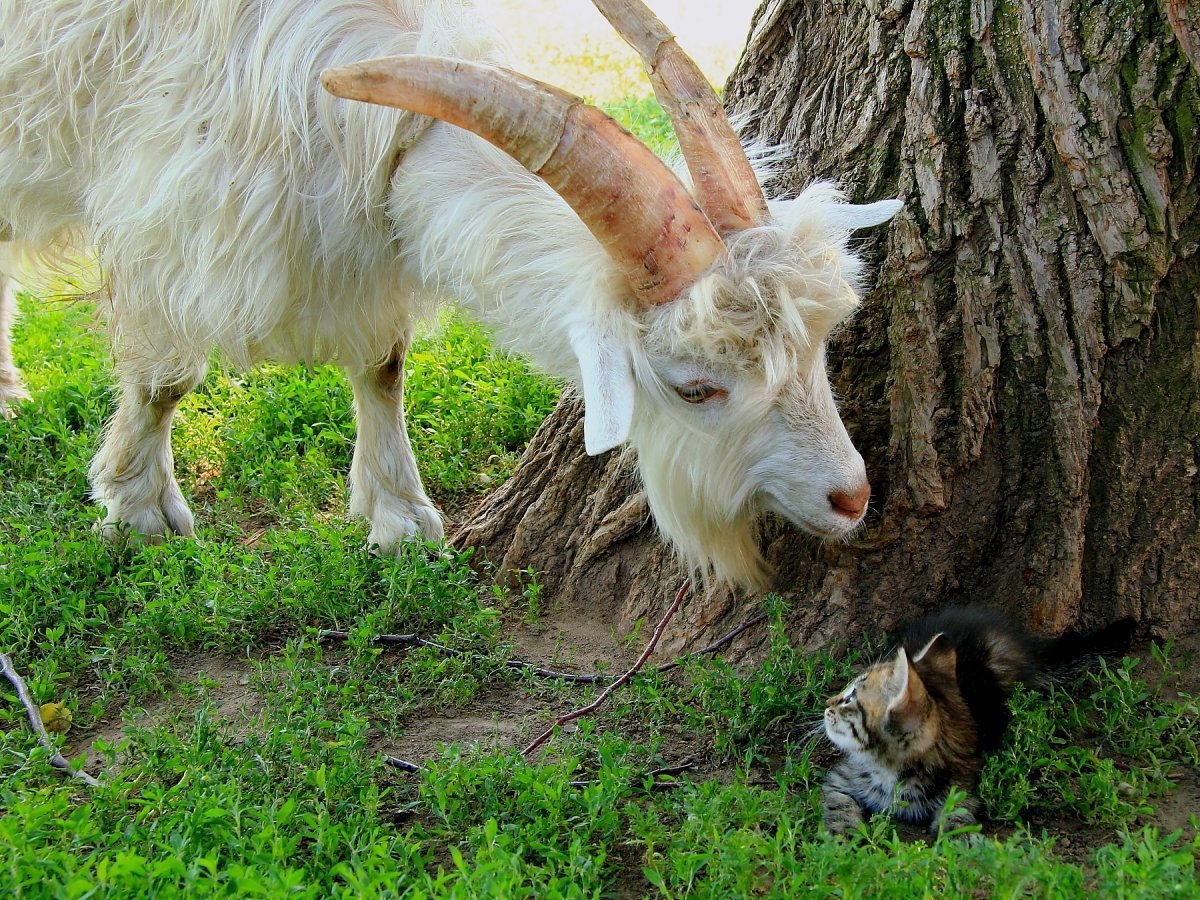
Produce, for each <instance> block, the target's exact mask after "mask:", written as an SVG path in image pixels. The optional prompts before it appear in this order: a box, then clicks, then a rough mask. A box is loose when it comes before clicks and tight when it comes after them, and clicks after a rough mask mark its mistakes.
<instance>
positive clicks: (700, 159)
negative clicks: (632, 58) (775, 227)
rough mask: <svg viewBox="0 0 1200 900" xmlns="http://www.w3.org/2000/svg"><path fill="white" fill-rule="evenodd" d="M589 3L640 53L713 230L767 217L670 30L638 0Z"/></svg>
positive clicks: (705, 86)
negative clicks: (672, 127)
mask: <svg viewBox="0 0 1200 900" xmlns="http://www.w3.org/2000/svg"><path fill="white" fill-rule="evenodd" d="M592 2H593V3H594V4H595V5H596V8H597V9H598V10H600V12H601V13H602V14H603V15H604V17H605V18H606V19H608V21H609V22H610V23H611V24H612V26H613V28H615V29H616V30H617V33H618V34H620V35H621V37H623V38H624V39H625V40H626V41H628V42H629V44H630V45H631V46H632V47H633V49H635V50H636V51H637V52H638V55H639V56H641V58H642V62H643V64H644V65H645V67H646V72H647V73H648V74H649V76H650V83H651V84H652V85H653V86H654V94H655V96H656V97H658V102H659V103H661V104H662V106H663V109H665V110H666V112H667V115H668V116H669V117H670V119H671V124H672V125H674V126H675V135H676V137H677V138H678V139H679V149H680V150H681V151H683V158H684V159H685V160H686V161H687V165H688V171H690V172H691V173H692V180H693V181H694V182H695V183H696V199H697V201H699V203H700V208H701V209H703V210H704V212H705V213H706V214H707V215H708V218H709V220H710V221H711V222H712V223H713V224H714V225H715V226H716V227H717V231H718V232H720V233H721V234H722V235H726V234H729V233H730V232H734V231H741V230H742V229H744V228H750V227H752V226H755V225H762V224H763V223H764V222H766V221H767V204H766V201H765V200H764V199H763V193H762V188H761V187H760V186H759V184H758V178H757V177H755V175H754V169H753V168H751V166H750V161H749V160H748V159H746V153H745V151H744V150H743V149H742V143H741V141H739V140H738V136H737V134H736V132H734V130H733V126H732V125H730V124H729V119H728V117H727V116H726V115H725V110H724V109H722V107H721V101H720V99H719V98H718V97H717V92H716V91H714V90H713V89H712V85H710V84H709V83H708V79H707V78H705V77H704V74H703V73H702V72H701V71H700V69H699V67H697V65H696V63H695V62H693V61H692V59H691V57H689V56H688V55H687V54H686V53H684V52H683V50H681V49H680V47H679V44H677V43H676V42H675V35H673V34H672V33H671V30H670V29H669V28H667V26H666V25H664V24H663V23H662V22H661V21H660V20H659V19H658V17H657V16H656V15H654V13H653V12H651V11H650V9H649V7H647V6H646V4H644V3H642V2H641V0H592Z"/></svg>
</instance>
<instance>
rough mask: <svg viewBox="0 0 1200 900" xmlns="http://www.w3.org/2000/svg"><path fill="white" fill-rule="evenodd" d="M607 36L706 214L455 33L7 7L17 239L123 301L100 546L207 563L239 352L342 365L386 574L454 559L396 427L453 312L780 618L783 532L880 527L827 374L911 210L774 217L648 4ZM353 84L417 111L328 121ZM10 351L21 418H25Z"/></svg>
mask: <svg viewBox="0 0 1200 900" xmlns="http://www.w3.org/2000/svg"><path fill="white" fill-rule="evenodd" d="M596 5H597V6H599V7H601V9H602V11H603V12H604V13H605V14H606V15H608V16H609V18H610V20H611V21H613V23H614V25H615V26H616V27H617V28H618V30H620V31H621V32H622V33H623V34H625V36H626V37H627V38H629V39H630V40H631V42H632V43H634V44H635V46H637V47H638V48H639V50H641V51H642V53H643V56H644V57H645V58H646V60H647V63H648V65H649V66H652V67H653V72H652V77H653V78H654V80H655V87H656V90H657V91H658V93H659V97H660V100H662V102H663V103H664V106H665V107H666V108H667V109H668V111H669V112H670V113H671V115H672V117H673V119H674V121H675V124H676V130H677V132H678V133H679V136H680V141H681V146H682V149H683V151H684V155H685V157H686V159H687V162H688V165H689V168H690V169H691V172H692V177H693V179H694V181H695V183H696V190H695V193H696V198H697V201H698V203H699V205H697V202H696V201H693V199H692V196H691V194H690V193H689V191H688V189H687V188H686V187H685V186H684V185H683V184H682V183H681V182H680V181H679V180H678V178H677V177H676V176H675V175H674V174H673V173H672V172H671V171H670V170H669V169H668V168H667V167H666V166H664V165H663V164H662V163H660V162H659V161H658V160H656V159H655V158H654V157H653V155H652V154H651V153H650V152H649V151H648V150H646V149H645V148H644V147H643V146H642V145H641V144H640V143H638V142H637V141H636V140H635V139H633V138H632V137H631V136H630V135H628V134H627V133H625V132H623V131H622V130H621V129H620V128H619V127H618V126H616V125H615V123H613V122H611V120H609V119H608V118H607V117H606V116H604V115H603V113H601V112H599V110H596V109H594V108H592V107H588V106H586V105H585V104H582V103H581V102H579V101H578V100H577V99H576V98H572V97H569V96H568V95H566V94H563V93H561V92H558V91H556V90H554V89H552V88H549V87H548V86H545V85H542V84H540V83H537V82H533V81H531V80H529V79H525V78H523V77H522V76H519V75H516V74H515V73H512V72H510V71H508V70H506V69H500V68H498V67H497V65H498V64H499V63H502V62H503V59H502V58H501V55H500V51H499V50H498V49H497V47H496V45H495V43H494V42H493V41H492V40H491V39H490V37H489V35H488V33H487V32H486V30H485V29H483V28H481V27H480V26H478V25H477V24H476V20H475V19H474V18H473V17H472V15H471V14H470V13H471V10H470V8H469V6H468V5H467V4H465V3H463V2H451V0H206V2H204V3H179V2H177V0H40V2H19V0H18V2H11V0H10V2H5V3H3V5H2V6H0V37H2V38H3V54H2V56H0V203H2V204H3V206H0V228H4V226H6V225H7V226H11V229H12V233H13V235H14V236H15V237H16V238H17V239H19V240H20V241H22V242H26V243H30V244H34V245H36V244H39V243H42V242H52V241H61V240H62V239H63V237H64V235H65V236H67V237H69V238H75V239H78V240H80V241H83V242H87V243H90V244H91V245H93V246H94V247H95V248H97V252H98V253H99V256H100V260H101V264H102V268H103V270H104V273H105V275H106V279H107V283H108V289H109V294H110V296H111V309H109V310H108V313H109V319H110V326H111V331H112V334H113V338H114V352H115V359H116V370H117V373H118V376H119V380H120V402H119V406H118V409H117V412H116V414H115V415H114V417H113V419H112V421H111V422H110V423H109V426H108V428H107V432H106V435H105V438H104V441H103V445H102V447H101V449H100V451H99V453H98V454H97V455H96V458H95V460H94V462H93V464H92V469H91V482H92V486H93V494H94V497H95V499H96V500H98V501H100V502H101V503H103V504H104V505H105V506H106V508H107V515H106V517H105V520H104V523H103V526H104V528H105V530H106V532H107V533H110V534H112V533H114V532H116V531H117V530H118V529H119V528H124V527H126V526H127V527H129V528H132V529H133V530H135V531H136V532H140V533H141V534H143V535H145V536H148V537H151V538H154V537H156V536H159V535H163V534H165V533H167V532H177V533H180V534H191V533H192V531H193V521H192V515H191V512H190V511H189V509H188V506H187V503H186V502H185V501H184V498H183V495H182V494H181V493H180V490H179V487H178V485H177V483H176V481H175V478H174V473H173V458H172V453H171V446H170V434H169V431H170V422H171V417H172V414H173V412H174V410H175V407H176V405H177V404H178V403H179V400H180V398H181V397H182V396H183V395H184V394H185V393H186V392H187V391H188V390H190V389H191V388H192V387H194V386H195V385H196V384H197V383H198V382H199V381H200V380H201V378H202V377H203V374H204V371H205V365H206V360H207V358H208V354H209V351H210V349H211V348H212V347H214V346H216V347H219V348H220V349H221V351H222V352H223V353H224V354H225V355H226V356H227V357H229V358H230V359H231V360H232V361H233V362H234V363H235V364H238V365H243V366H250V365H253V364H255V363H256V362H258V361H261V360H262V359H265V358H267V357H271V358H274V359H276V360H283V361H288V360H298V359H306V360H334V361H336V362H338V363H339V364H341V365H342V366H343V367H344V368H345V369H346V371H347V373H348V375H349V378H350V381H351V384H352V387H353V390H354V397H355V404H356V407H357V413H358V427H359V433H358V443H357V446H356V449H355V454H354V461H353V464H352V467H351V473H350V474H351V484H352V488H351V510H352V512H353V513H355V514H357V515H361V516H364V517H366V518H367V519H368V520H369V521H370V523H371V532H370V540H371V542H372V543H374V544H376V545H378V546H379V547H380V548H381V550H383V551H385V552H386V551H389V550H391V549H393V548H394V547H396V545H397V544H398V543H399V542H401V541H404V540H405V539H408V538H411V537H414V536H418V535H420V536H424V537H425V538H428V539H432V540H437V539H439V538H441V536H442V522H441V517H440V516H439V514H438V512H437V510H436V509H435V508H434V506H433V504H432V503H431V502H430V500H429V499H428V497H427V495H426V493H425V491H424V488H423V487H422V485H421V481H420V478H419V476H418V474H417V468H416V464H415V461H414V459H413V454H412V450H411V447H410V446H409V442H408V438H407V436H406V434H405V429H404V419H403V411H402V396H401V395H402V389H403V375H404V354H405V349H406V347H407V346H408V342H409V338H410V335H411V332H412V327H413V321H414V319H415V318H416V317H417V316H418V315H421V314H424V313H425V312H427V311H428V309H429V308H430V306H431V304H432V303H434V302H436V301H437V300H439V299H441V298H452V299H455V300H457V301H459V302H460V303H462V304H463V305H465V306H466V307H468V308H470V309H472V310H473V311H474V312H475V314H476V315H477V316H478V317H479V318H481V319H482V320H483V321H484V322H486V323H487V324H489V325H490V326H492V327H493V328H494V329H495V330H496V332H497V333H498V335H499V337H500V338H501V340H503V341H504V342H506V343H508V344H510V345H511V346H513V347H515V348H517V349H519V350H521V351H523V352H525V353H527V354H529V355H530V356H532V357H533V358H534V360H535V361H537V362H538V363H539V364H540V365H542V366H543V367H545V368H546V369H547V370H549V371H550V372H553V373H557V374H559V375H562V376H564V377H566V378H568V379H572V380H575V381H576V382H578V383H579V384H580V385H581V387H582V391H583V396H584V402H585V408H586V417H585V439H586V446H587V450H588V452H589V453H593V454H595V453H600V452H603V451H605V450H608V449H611V448H613V447H616V446H617V445H620V444H623V443H626V442H627V443H629V444H630V445H632V447H633V448H635V449H636V451H637V455H638V460H639V465H640V470H641V476H642V479H643V481H644V484H645V487H646V490H647V495H648V498H649V502H650V506H651V510H652V512H653V513H654V516H655V518H656V520H657V523H658V526H659V528H660V529H661V530H662V531H663V533H664V534H665V535H666V536H667V537H668V538H669V539H670V540H672V541H673V542H674V544H675V546H676V548H677V549H678V551H679V552H680V554H681V556H682V557H683V559H684V561H685V562H686V563H687V564H688V565H689V566H690V567H691V568H693V569H694V570H696V571H699V572H701V573H706V574H710V575H715V576H717V577H720V578H727V579H731V580H735V581H739V582H742V583H744V584H751V585H752V584H760V583H761V581H762V578H763V576H764V574H765V567H764V563H763V561H762V557H761V554H760V552H759V549H758V546H757V542H756V540H755V530H754V522H755V519H756V518H757V516H758V515H759V514H760V512H761V511H762V510H764V509H767V510H774V511H775V512H777V513H779V514H781V515H783V516H785V517H786V518H788V519H790V520H791V521H793V522H795V523H796V524H798V525H800V526H801V527H802V528H804V529H806V530H808V531H810V532H812V533H814V534H816V535H819V536H822V537H826V538H830V537H838V536H842V535H845V534H847V533H848V532H849V531H850V530H852V529H853V528H855V527H856V526H857V525H858V524H859V523H860V522H861V520H862V518H863V515H864V512H865V509H866V505H867V499H868V496H869V491H870V488H869V485H868V483H867V479H866V474H865V470H864V466H863V462H862V458H861V457H860V456H859V454H858V452H857V451H856V450H855V449H854V447H853V445H852V444H851V442H850V439H849V437H848V435H847V434H846V431H845V428H844V427H843V425H842V422H841V420H840V418H839V417H838V414H837V410H836V408H835V404H834V400H833V396H832V394H831V391H830V386H829V382H828V378H827V376H826V374H825V368H824V340H825V337H826V335H827V334H828V332H829V331H830V329H831V328H833V327H834V326H835V325H836V324H837V323H838V322H839V321H840V320H842V319H843V318H844V317H845V316H846V315H848V314H849V313H850V312H851V310H852V309H853V308H854V307H855V306H856V304H857V302H858V300H857V296H856V286H857V283H858V279H859V276H860V272H861V268H862V266H861V262H860V260H859V259H858V258H857V257H856V256H855V255H854V254H853V253H852V252H850V251H849V250H848V248H847V241H848V238H849V236H850V233H851V232H852V231H853V230H855V229H858V228H862V227H866V226H869V225H874V224H878V223H880V222H883V221H885V220H886V219H888V218H889V217H890V216H891V215H893V214H894V213H895V211H896V210H897V209H898V207H899V204H898V203H895V202H893V201H885V202H881V203H875V204H871V205H867V206H853V205H850V204H847V203H845V202H843V200H842V198H841V197H840V196H839V195H838V194H837V192H836V191H835V190H834V189H832V188H831V187H830V186H828V185H824V184H818V185H815V186H813V187H812V188H810V189H808V190H807V191H805V192H804V193H803V194H802V195H801V196H799V197H797V198H796V199H795V200H792V201H787V202H771V203H767V202H766V201H764V199H763V196H762V193H761V189H760V188H759V186H758V182H757V180H756V179H755V176H754V173H753V172H752V170H751V167H750V164H749V163H748V162H747V159H746V156H745V154H744V153H743V152H742V150H741V148H740V146H739V145H738V144H737V140H736V137H735V135H734V133H733V130H732V128H731V127H730V126H729V123H728V121H727V120H726V119H725V118H724V116H723V114H722V113H721V111H720V107H719V104H718V102H717V99H716V97H715V95H714V94H713V92H712V89H711V88H710V87H709V86H708V85H707V83H706V82H704V80H703V78H702V77H700V76H699V73H698V71H697V70H696V69H695V66H694V65H693V64H692V63H691V61H690V60H688V59H687V58H686V57H685V56H684V55H683V54H682V53H681V52H680V51H679V50H678V48H677V46H676V45H675V43H674V41H673V39H671V36H670V34H669V32H667V31H666V30H665V28H663V26H662V25H661V23H659V22H658V21H657V20H656V19H655V18H654V17H653V15H652V14H650V13H649V11H648V10H646V9H645V7H643V6H642V5H641V4H640V2H638V0H624V2H614V0H597V4H596ZM415 54H420V55H415ZM387 56H391V57H395V58H394V59H383V60H377V61H376V62H374V63H368V64H363V65H359V66H350V67H347V66H346V64H348V63H352V62H354V61H357V60H363V59H370V58H374V57H387ZM448 57H449V58H448ZM462 60H472V61H474V62H473V63H467V62H462ZM337 66H340V67H342V68H340V69H338V70H337V71H332V72H326V77H325V83H326V84H327V85H328V86H329V89H330V90H331V91H336V92H337V93H340V94H343V95H347V96H354V97H358V98H360V99H366V100H372V101H375V102H377V103H385V104H390V105H393V106H396V107H401V108H403V110H400V109H391V108H385V107H383V106H379V105H373V104H369V103H357V102H347V101H346V100H343V99H338V98H337V97H334V96H333V95H332V94H331V93H328V92H326V91H325V90H323V89H322V81H321V78H320V77H319V76H320V74H321V72H322V71H323V70H326V69H328V68H330V67H337ZM430 116H433V117H436V118H430ZM439 119H441V120H446V121H439ZM446 122H453V123H456V125H458V126H462V127H455V125H454V124H446ZM464 129H469V130H464ZM472 132H475V133H472ZM477 135H481V136H482V138H486V139H487V140H484V139H481V137H480V136H477ZM489 141H490V142H492V143H489ZM493 143H494V144H495V145H497V146H498V147H500V148H502V149H497V146H493ZM509 154H511V156H510V155H509ZM513 157H515V158H516V159H517V160H520V162H521V163H523V164H524V165H521V164H519V163H518V162H515V161H514V158H513ZM531 172H537V173H538V175H540V176H541V177H536V176H535V175H534V174H531ZM564 201H565V202H564ZM5 287H7V285H5ZM0 296H2V297H3V299H2V300H0V326H3V327H6V326H7V322H8V320H9V317H10V315H11V312H12V297H11V292H9V291H7V290H5V291H4V293H3V294H2V295H0ZM2 331H3V328H0V332H2ZM6 338H7V335H6V334H3V333H0V340H2V343H3V344H4V350H3V351H0V406H2V405H3V404H4V403H5V401H6V400H11V399H13V398H15V397H16V396H17V395H18V394H19V390H20V385H19V381H17V380H16V376H15V374H14V372H15V370H14V369H13V368H12V366H11V362H10V360H9V358H8V356H7V355H6V354H7V340H6ZM5 378H8V381H7V382H5V381H4V379H5Z"/></svg>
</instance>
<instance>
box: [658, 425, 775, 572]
mask: <svg viewBox="0 0 1200 900" xmlns="http://www.w3.org/2000/svg"><path fill="white" fill-rule="evenodd" d="M664 437H665V436H664V435H663V434H662V432H661V431H659V432H657V433H656V432H655V430H654V429H647V431H646V433H645V435H644V437H643V439H642V440H640V441H639V442H638V444H639V470H640V474H641V478H642V484H643V485H644V487H645V489H646V499H647V502H648V503H649V506H650V512H651V514H652V515H653V516H654V521H655V524H656V525H657V527H658V530H659V532H660V533H661V534H662V536H663V537H664V538H665V539H666V540H667V541H668V542H669V543H670V545H671V546H672V548H673V549H674V550H675V552H676V553H677V554H678V556H679V557H680V560H681V561H682V562H683V564H684V566H685V567H686V568H687V569H688V571H689V572H690V574H691V575H692V576H693V578H695V579H697V580H698V581H699V582H700V583H705V584H711V583H713V582H716V583H726V584H734V585H737V586H740V587H744V588H748V589H750V590H763V589H765V588H766V587H768V585H769V583H770V576H771V569H770V567H769V566H768V565H767V562H766V560H765V559H764V558H763V555H762V550H761V542H760V538H759V525H758V523H759V518H760V514H759V510H758V508H757V507H756V505H755V504H754V503H753V501H752V499H751V498H752V496H753V492H746V493H745V494H743V493H742V491H741V490H740V489H739V487H738V485H739V484H740V482H741V478H739V476H738V475H737V474H735V473H732V472H721V471H720V470H719V468H720V467H714V466H713V465H712V463H713V461H714V460H713V458H712V457H710V458H709V460H708V462H707V464H706V465H705V471H702V472H697V471H693V467H694V466H695V465H697V464H696V463H695V462H694V461H692V460H689V459H688V458H687V457H685V456H684V455H683V454H681V453H679V452H678V450H677V449H676V448H673V447H670V446H665V444H666V440H664V439H663V438H664ZM667 440H669V438H667ZM722 484H723V485H725V486H727V489H726V490H720V489H718V488H715V487H714V486H715V485H722Z"/></svg>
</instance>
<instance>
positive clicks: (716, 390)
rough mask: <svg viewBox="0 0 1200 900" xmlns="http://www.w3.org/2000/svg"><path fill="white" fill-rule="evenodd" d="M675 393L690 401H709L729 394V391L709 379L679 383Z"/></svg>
mask: <svg viewBox="0 0 1200 900" xmlns="http://www.w3.org/2000/svg"><path fill="white" fill-rule="evenodd" d="M675 393H677V394H678V395H679V396H680V397H681V398H683V399H684V400H686V401H687V402H688V403H707V402H708V401H710V400H721V399H723V398H725V397H728V396H729V391H727V390H725V388H723V387H721V386H720V385H716V384H711V383H710V382H707V381H689V382H688V383H687V384H681V385H678V386H677V387H676V388H675Z"/></svg>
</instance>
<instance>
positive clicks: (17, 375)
mask: <svg viewBox="0 0 1200 900" xmlns="http://www.w3.org/2000/svg"><path fill="white" fill-rule="evenodd" d="M16 317H17V297H16V293H15V291H14V290H13V281H12V279H11V278H9V277H8V276H7V275H5V274H4V273H3V272H0V419H7V418H9V417H10V416H12V415H14V412H13V409H12V405H13V404H14V403H15V402H17V401H18V400H28V399H29V392H28V391H26V390H25V385H24V384H23V383H22V381H21V371H20V369H18V368H17V367H16V365H15V364H14V363H13V358H12V324H13V320H14V319H16Z"/></svg>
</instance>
